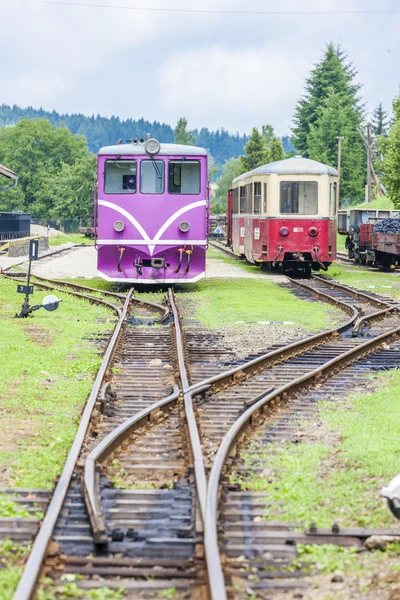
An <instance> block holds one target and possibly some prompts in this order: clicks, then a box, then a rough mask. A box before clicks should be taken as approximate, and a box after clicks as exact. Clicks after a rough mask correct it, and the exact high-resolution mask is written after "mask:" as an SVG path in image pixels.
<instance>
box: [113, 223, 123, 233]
mask: <svg viewBox="0 0 400 600" xmlns="http://www.w3.org/2000/svg"><path fill="white" fill-rule="evenodd" d="M114 229H115V231H118V233H120V232H121V231H123V230H124V229H125V225H124V223H123V222H122V221H115V223H114Z"/></svg>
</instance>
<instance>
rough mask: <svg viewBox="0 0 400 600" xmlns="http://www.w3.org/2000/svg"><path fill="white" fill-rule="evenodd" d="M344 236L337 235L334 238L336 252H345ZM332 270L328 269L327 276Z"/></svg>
mask: <svg viewBox="0 0 400 600" xmlns="http://www.w3.org/2000/svg"><path fill="white" fill-rule="evenodd" d="M346 237H347V236H346V235H340V234H339V233H338V234H337V236H336V250H337V251H338V252H346V253H347V250H346V248H345V243H346ZM331 270H332V267H329V274H330V272H331Z"/></svg>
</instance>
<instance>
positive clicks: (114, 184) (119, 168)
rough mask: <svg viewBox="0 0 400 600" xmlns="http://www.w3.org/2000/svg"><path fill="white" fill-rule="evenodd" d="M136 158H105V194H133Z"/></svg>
mask: <svg viewBox="0 0 400 600" xmlns="http://www.w3.org/2000/svg"><path fill="white" fill-rule="evenodd" d="M136 174H137V165H136V160H106V164H105V169H104V191H105V193H106V194H134V193H135V192H136Z"/></svg>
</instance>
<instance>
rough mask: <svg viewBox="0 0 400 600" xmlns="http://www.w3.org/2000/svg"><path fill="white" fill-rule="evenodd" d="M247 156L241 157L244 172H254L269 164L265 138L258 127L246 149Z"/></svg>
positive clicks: (255, 128) (252, 131)
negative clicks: (257, 168)
mask: <svg viewBox="0 0 400 600" xmlns="http://www.w3.org/2000/svg"><path fill="white" fill-rule="evenodd" d="M244 151H245V152H246V154H247V156H241V157H240V158H241V161H242V166H243V172H247V171H252V170H253V169H255V168H256V167H260V166H261V165H265V164H266V163H267V162H268V152H267V148H266V146H265V140H264V137H263V136H262V135H261V134H260V132H259V131H258V129H257V127H253V129H252V130H251V134H250V137H249V141H248V142H247V144H246V145H245V147H244Z"/></svg>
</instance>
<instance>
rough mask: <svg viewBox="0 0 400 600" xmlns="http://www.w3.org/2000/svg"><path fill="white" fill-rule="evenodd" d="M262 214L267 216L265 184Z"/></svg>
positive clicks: (265, 185)
mask: <svg viewBox="0 0 400 600" xmlns="http://www.w3.org/2000/svg"><path fill="white" fill-rule="evenodd" d="M263 213H264V215H266V214H267V184H266V183H264V197H263Z"/></svg>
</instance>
